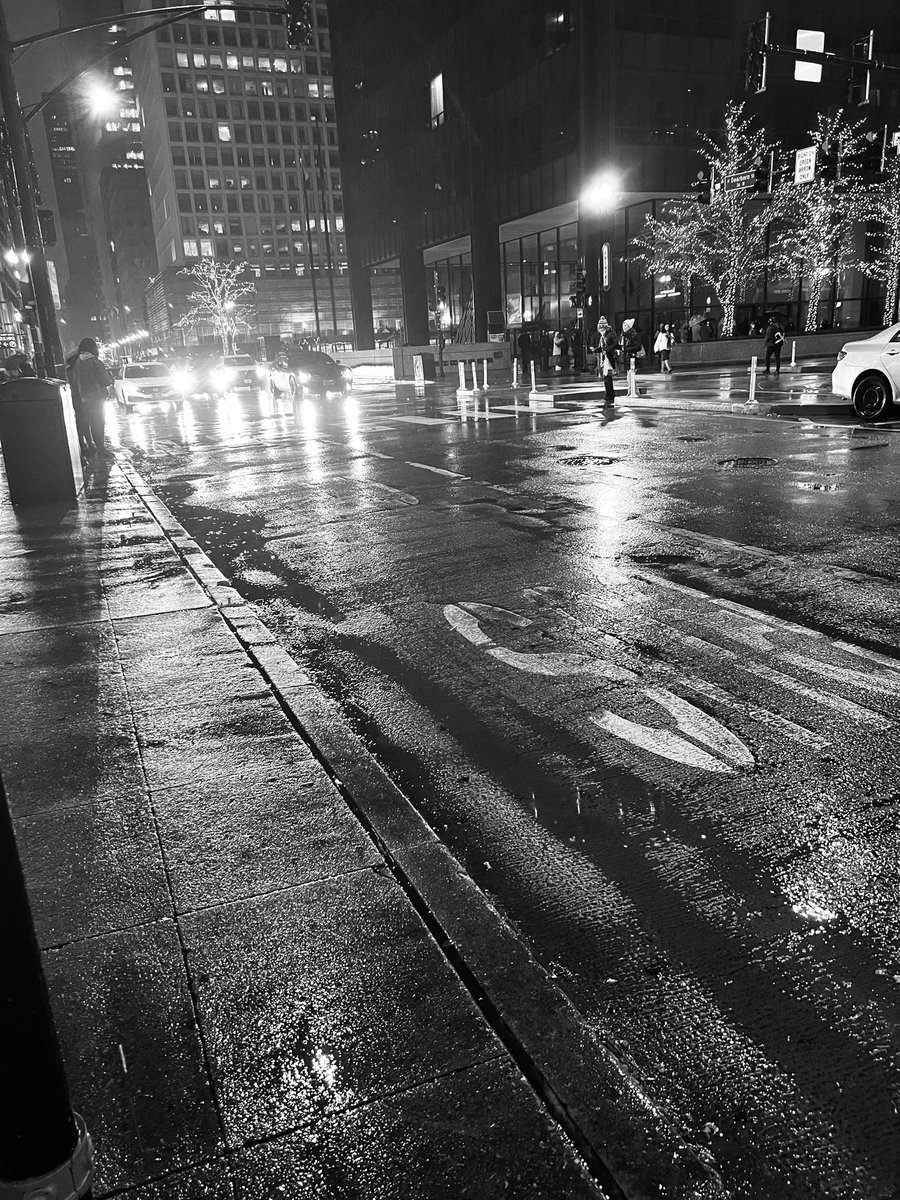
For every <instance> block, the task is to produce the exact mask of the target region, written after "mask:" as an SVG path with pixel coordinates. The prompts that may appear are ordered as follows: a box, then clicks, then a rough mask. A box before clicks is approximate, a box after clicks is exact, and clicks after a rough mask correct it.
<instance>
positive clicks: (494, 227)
mask: <svg viewBox="0 0 900 1200" xmlns="http://www.w3.org/2000/svg"><path fill="white" fill-rule="evenodd" d="M764 7H765V6H764V5H762V4H760V3H758V2H756V0H752V2H750V0H716V2H715V3H709V2H707V0H684V2H683V3H679V4H677V5H668V6H663V5H660V4H657V3H651V2H650V0H606V2H604V3H600V2H598V0H556V2H555V3H549V2H545V0H492V3H491V4H484V3H475V2H474V0H460V3H458V4H456V5H453V6H446V5H429V4H425V3H422V2H420V0H394V2H393V3H391V4H390V5H372V4H368V3H363V2H362V0H341V3H340V4H337V5H335V6H334V8H333V11H332V16H331V20H332V33H333V42H334V50H333V55H334V68H335V97H336V103H337V115H338V121H339V128H340V136H341V145H342V147H343V162H344V201H345V215H346V222H347V234H348V261H349V270H350V279H351V296H352V304H353V315H354V323H355V328H356V335H357V339H358V344H360V345H366V344H367V343H368V341H369V339H370V337H371V334H370V331H371V329H372V328H373V326H375V327H378V326H379V325H383V324H384V323H385V322H388V323H390V322H392V321H395V322H400V321H402V324H403V334H404V338H405V339H406V340H407V341H408V342H410V343H424V342H426V341H427V340H428V338H429V333H430V334H431V336H434V335H435V333H436V330H437V326H438V325H440V326H441V327H442V328H443V329H444V330H445V332H448V333H451V334H453V335H454V336H456V337H457V338H459V339H463V338H467V337H472V336H474V337H477V338H478V339H479V340H481V339H483V338H484V337H485V336H486V335H487V333H488V324H489V314H491V313H496V312H498V311H500V312H502V313H503V314H504V318H505V323H506V325H507V326H508V327H509V328H510V329H511V330H514V331H515V330H517V329H518V328H520V327H523V326H524V327H525V328H528V327H531V328H550V329H553V328H558V327H560V326H564V325H566V324H568V323H570V322H571V320H572V316H573V310H572V306H571V305H570V304H569V300H568V297H569V295H570V293H571V292H572V291H573V288H574V282H575V271H576V267H577V263H578V261H579V259H583V261H584V265H585V270H586V274H587V281H586V291H587V293H588V294H589V295H590V296H592V297H597V295H598V260H599V259H600V258H601V247H602V244H603V243H604V242H608V243H609V246H610V258H611V262H610V269H611V278H610V286H609V290H608V291H603V290H602V286H600V289H599V306H598V304H597V303H593V304H591V305H589V308H588V312H587V313H586V318H585V319H586V320H587V321H590V322H593V321H595V320H596V318H597V315H598V312H599V311H603V312H604V313H605V314H606V315H607V316H608V317H609V319H610V320H612V321H615V322H616V323H618V322H619V321H620V319H621V317H622V316H624V315H625V314H628V315H633V316H634V315H636V316H637V317H638V319H639V322H640V324H641V325H642V327H643V328H644V329H645V330H647V329H649V328H651V327H652V325H653V323H654V322H655V321H656V320H659V319H668V318H669V317H670V316H674V314H675V313H679V312H681V311H682V307H683V298H682V297H681V296H680V294H678V293H677V290H676V289H674V288H673V287H672V286H671V281H662V286H661V284H660V281H658V280H653V279H646V278H644V277H643V274H642V272H641V271H640V269H639V268H638V266H637V265H636V264H635V263H634V262H633V261H631V260H630V259H629V255H628V250H627V247H628V243H629V242H630V240H631V239H632V238H633V237H634V236H635V234H636V233H637V232H638V230H639V228H640V226H641V224H642V223H643V220H644V216H645V214H646V213H647V212H650V211H653V209H654V206H655V205H659V203H660V202H661V201H663V200H664V199H666V198H668V197H671V196H673V195H676V194H680V193H687V192H689V191H690V189H691V184H692V182H693V181H694V180H695V179H696V176H697V173H698V170H699V169H700V168H701V167H702V166H703V162H702V160H701V158H700V157H699V155H698V153H697V147H698V134H699V133H700V132H703V131H712V130H714V129H715V128H716V127H717V126H718V125H719V124H720V122H721V119H722V113H723V109H724V105H725V104H726V102H727V101H728V100H731V99H741V98H746V100H747V106H748V111H749V112H751V113H753V114H756V115H758V116H760V117H761V118H762V119H763V120H764V122H765V123H766V125H767V128H768V131H769V133H770V135H772V136H774V137H777V138H779V139H781V140H782V141H783V142H784V144H785V145H786V146H788V147H791V148H799V147H801V146H803V145H806V144H808V141H809V138H808V133H807V131H808V130H809V129H810V128H811V127H812V126H813V124H814V121H815V114H816V111H817V110H824V109H826V108H827V107H828V106H840V105H844V104H846V103H847V98H848V70H847V68H845V67H834V66H827V67H826V68H825V74H824V80H823V82H822V83H821V84H818V85H812V84H804V83H797V82H795V81H794V79H793V62H792V61H791V60H790V59H788V58H787V57H779V58H772V59H770V61H769V86H768V89H767V91H766V92H765V94H763V95H761V96H746V94H745V91H744V78H745V65H746V46H747V29H748V26H749V24H750V22H752V21H754V20H756V19H757V18H759V17H761V16H762V15H763V11H764ZM798 27H804V28H813V29H818V28H824V30H825V32H826V48H827V49H829V50H832V51H834V52H835V53H843V54H849V53H850V52H851V46H852V43H853V41H854V40H856V39H860V38H863V37H864V36H866V35H867V34H868V32H869V30H870V29H872V28H873V27H874V29H875V45H876V58H877V57H879V56H883V57H888V58H889V57H890V56H891V55H893V56H894V59H895V61H897V62H900V17H898V11H897V9H896V6H895V5H894V3H893V0H869V2H867V3H853V2H852V0H851V2H849V3H840V4H839V3H837V2H836V0H818V2H812V0H809V2H806V0H797V2H796V3H794V4H792V5H790V6H782V7H781V8H780V9H776V10H774V11H773V26H772V33H773V39H774V40H775V41H777V42H779V43H781V44H785V45H790V46H792V45H793V44H794V37H795V33H796V29H797V28H798ZM896 79H897V77H895V76H887V75H885V76H884V77H882V78H881V79H877V78H876V79H875V80H874V81H873V83H874V86H875V87H876V88H879V89H880V105H879V106H877V107H876V106H874V105H871V106H869V107H868V108H860V109H859V110H858V114H859V115H860V116H862V117H865V119H866V120H867V122H868V124H869V126H870V127H871V128H880V127H882V126H883V125H884V124H885V123H888V124H889V125H890V126H891V128H892V129H893V128H900V124H898V122H900V114H898V103H897V82H896ZM606 170H611V171H614V172H615V174H616V175H617V176H618V178H619V180H620V189H621V195H620V199H619V202H618V206H617V208H616V210H615V212H614V214H613V215H608V216H604V217H598V216H596V215H592V214H590V213H589V212H588V211H587V210H586V206H585V205H584V204H583V203H581V196H582V193H583V191H584V189H585V188H586V186H587V184H588V183H589V182H590V181H591V179H592V178H593V177H594V176H595V175H596V174H597V173H598V172H602V171H606ZM385 272H387V273H388V277H391V278H394V279H396V280H398V281H399V288H395V289H394V290H393V291H392V292H388V291H386V290H385V289H384V288H383V287H382V286H381V279H382V278H383V277H384V275H383V273H385ZM786 286H787V285H786ZM851 287H856V288H857V289H858V292H859V294H858V295H856V296H855V297H854V301H853V305H854V312H855V313H856V316H857V323H858V319H859V317H860V315H862V316H863V319H864V318H865V313H866V312H867V311H872V312H875V311H878V310H879V308H880V304H879V303H877V302H876V298H875V296H874V293H873V289H877V285H875V284H872V283H866V282H865V281H864V280H862V279H861V278H858V279H856V280H854V281H852V283H851ZM870 293H871V294H870ZM688 299H689V302H690V301H692V302H693V307H694V308H695V309H697V308H701V309H702V308H705V307H706V294H705V292H704V294H703V295H700V294H699V292H698V294H697V295H695V296H694V297H692V298H688ZM759 300H760V304H761V305H762V304H763V303H764V302H766V301H767V302H772V301H773V300H778V301H779V302H782V301H784V302H785V303H788V304H789V303H791V302H792V301H791V298H790V296H789V295H788V296H786V297H785V296H782V295H781V294H779V293H778V291H777V289H776V288H775V281H771V289H770V292H769V293H767V294H766V296H765V297H763V296H762V295H760V297H759ZM867 306H868V307H867ZM849 307H850V306H849V305H848V308H849ZM846 323H847V324H850V323H852V322H851V321H847V322H846Z"/></svg>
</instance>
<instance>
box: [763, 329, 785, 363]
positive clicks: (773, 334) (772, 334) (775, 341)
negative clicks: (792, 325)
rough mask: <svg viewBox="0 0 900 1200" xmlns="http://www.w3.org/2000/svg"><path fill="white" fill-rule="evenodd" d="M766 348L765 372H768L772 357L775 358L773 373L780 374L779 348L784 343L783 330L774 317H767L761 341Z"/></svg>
mask: <svg viewBox="0 0 900 1200" xmlns="http://www.w3.org/2000/svg"><path fill="white" fill-rule="evenodd" d="M763 344H764V346H765V350H766V374H767V375H768V374H769V366H770V364H771V362H772V359H773V357H774V359H775V374H776V375H780V374H781V348H782V346H783V345H784V330H783V329H782V328H781V326H780V325H779V324H778V321H777V320H776V319H775V317H769V324H768V326H767V327H766V340H765V342H764V343H763Z"/></svg>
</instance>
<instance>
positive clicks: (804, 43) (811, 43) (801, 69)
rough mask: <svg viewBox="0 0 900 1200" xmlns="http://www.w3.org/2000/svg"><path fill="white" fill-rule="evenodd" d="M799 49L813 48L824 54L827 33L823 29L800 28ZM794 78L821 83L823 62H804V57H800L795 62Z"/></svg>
mask: <svg viewBox="0 0 900 1200" xmlns="http://www.w3.org/2000/svg"><path fill="white" fill-rule="evenodd" d="M797 49H798V50H812V51H814V52H815V53H816V54H824V52H825V34H824V33H823V32H822V30H821V29H798V30H797ZM794 78H795V79H799V80H801V81H802V82H804V83H821V82H822V64H821V63H816V62H803V60H802V59H798V61H797V62H795V63H794Z"/></svg>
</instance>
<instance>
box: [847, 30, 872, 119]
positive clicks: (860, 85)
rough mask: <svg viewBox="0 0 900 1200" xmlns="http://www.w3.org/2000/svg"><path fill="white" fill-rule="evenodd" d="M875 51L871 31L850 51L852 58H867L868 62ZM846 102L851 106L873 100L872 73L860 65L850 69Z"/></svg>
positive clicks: (854, 44) (855, 43) (868, 102)
mask: <svg viewBox="0 0 900 1200" xmlns="http://www.w3.org/2000/svg"><path fill="white" fill-rule="evenodd" d="M874 51H875V31H874V30H871V31H870V33H869V36H868V37H864V38H861V39H860V40H859V41H858V42H854V43H853V48H852V50H851V51H850V54H851V57H852V58H867V59H868V60H869V61H870V62H871V61H872V58H873V57H874ZM849 85H850V87H849V94H848V100H849V102H850V103H851V104H858V105H861V104H871V103H872V100H873V99H874V98H875V97H874V95H873V91H872V72H871V70H870V69H869V68H868V67H864V66H861V65H856V66H852V67H851V68H850V79H849Z"/></svg>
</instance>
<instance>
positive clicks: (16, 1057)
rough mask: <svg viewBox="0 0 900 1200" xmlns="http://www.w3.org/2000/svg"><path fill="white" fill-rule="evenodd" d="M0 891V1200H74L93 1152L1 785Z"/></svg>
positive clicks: (84, 1188)
mask: <svg viewBox="0 0 900 1200" xmlns="http://www.w3.org/2000/svg"><path fill="white" fill-rule="evenodd" d="M0 889H2V890H0V937H2V939H3V949H4V954H5V955H6V956H7V970H5V971H4V972H3V978H2V981H0V1012H2V1013H3V1032H4V1038H5V1042H6V1047H7V1049H6V1051H5V1062H4V1069H3V1081H2V1086H0V1129H2V1131H3V1133H2V1137H0V1196H3V1197H10V1200H20V1198H21V1200H25V1198H26V1197H29V1196H34V1197H44V1196H46V1197H48V1198H56V1197H58V1198H59V1200H77V1198H78V1197H81V1196H84V1195H86V1194H87V1192H88V1190H89V1188H90V1186H91V1178H92V1176H93V1172H94V1149H93V1146H92V1144H91V1139H90V1135H89V1134H88V1131H87V1128H86V1127H85V1124H84V1121H83V1120H82V1118H81V1117H80V1116H78V1114H77V1113H75V1112H73V1111H72V1104H71V1101H70V1099H69V1085H68V1083H67V1081H66V1075H65V1069H64V1067H63V1061H62V1055H61V1054H60V1050H59V1043H58V1041H57V1038H56V1028H55V1026H54V1024H53V1014H52V1012H51V1009H50V1000H49V997H48V995H47V984H46V981H45V979H44V972H43V969H42V966H41V952H40V949H39V948H38V944H37V938H36V937H35V934H34V927H33V925H32V921H31V909H30V908H29V905H28V894H27V892H26V890H25V880H24V878H23V876H22V866H21V863H20V862H19V853H18V849H17V847H16V840H15V835H14V833H13V825H12V819H11V817H10V814H9V808H8V806H7V802H6V793H5V792H4V790H3V785H2V783H0ZM11 964H15V966H14V967H11Z"/></svg>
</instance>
